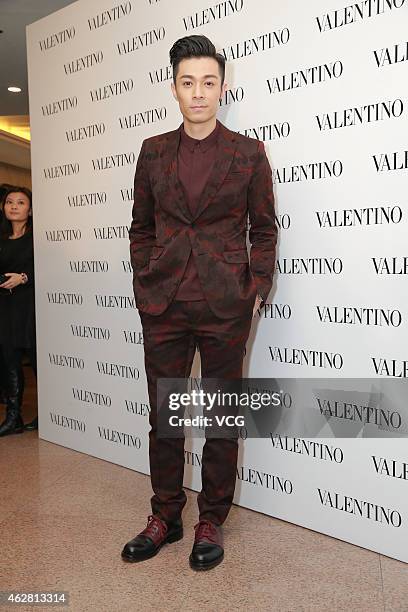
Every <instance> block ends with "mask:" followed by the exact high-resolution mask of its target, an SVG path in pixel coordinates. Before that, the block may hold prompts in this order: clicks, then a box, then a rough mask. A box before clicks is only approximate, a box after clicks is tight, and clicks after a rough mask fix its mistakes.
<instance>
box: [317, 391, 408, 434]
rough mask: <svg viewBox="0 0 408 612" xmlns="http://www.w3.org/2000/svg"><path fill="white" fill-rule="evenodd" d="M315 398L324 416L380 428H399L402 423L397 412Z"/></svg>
mask: <svg viewBox="0 0 408 612" xmlns="http://www.w3.org/2000/svg"><path fill="white" fill-rule="evenodd" d="M316 400H317V403H318V406H319V410H320V413H321V414H323V415H324V416H326V417H330V418H333V417H334V418H336V419H344V420H347V421H354V422H356V423H362V424H364V425H367V424H371V425H377V426H378V427H380V428H382V429H385V428H388V429H399V428H400V427H401V425H402V419H401V415H400V414H399V412H395V411H393V412H391V411H390V410H383V409H382V408H377V407H376V406H365V405H362V404H353V403H352V402H344V401H338V400H331V399H330V400H329V399H327V398H320V397H316Z"/></svg>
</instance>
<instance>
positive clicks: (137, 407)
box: [125, 400, 150, 416]
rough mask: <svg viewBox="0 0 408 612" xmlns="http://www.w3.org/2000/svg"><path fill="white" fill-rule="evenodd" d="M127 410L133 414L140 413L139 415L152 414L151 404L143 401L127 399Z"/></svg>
mask: <svg viewBox="0 0 408 612" xmlns="http://www.w3.org/2000/svg"><path fill="white" fill-rule="evenodd" d="M125 405H126V411H127V412H131V413H132V414H138V415H139V416H148V415H149V414H150V406H149V405H148V404H144V403H142V402H135V401H133V400H125Z"/></svg>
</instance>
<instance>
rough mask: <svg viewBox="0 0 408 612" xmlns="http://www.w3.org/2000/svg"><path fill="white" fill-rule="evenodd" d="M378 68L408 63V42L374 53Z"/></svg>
mask: <svg viewBox="0 0 408 612" xmlns="http://www.w3.org/2000/svg"><path fill="white" fill-rule="evenodd" d="M373 54H374V59H375V63H376V64H377V68H383V67H384V66H390V65H392V64H399V63H400V62H406V61H408V41H407V42H403V43H399V44H397V45H394V46H393V47H385V48H384V49H377V50H375V51H373Z"/></svg>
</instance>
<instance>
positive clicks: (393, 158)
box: [373, 151, 408, 172]
mask: <svg viewBox="0 0 408 612" xmlns="http://www.w3.org/2000/svg"><path fill="white" fill-rule="evenodd" d="M373 160H374V165H375V169H376V171H377V172H389V171H390V170H406V169H407V168H408V151H396V152H395V153H381V154H380V155H373Z"/></svg>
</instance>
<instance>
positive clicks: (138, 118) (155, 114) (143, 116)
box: [119, 106, 167, 130]
mask: <svg viewBox="0 0 408 612" xmlns="http://www.w3.org/2000/svg"><path fill="white" fill-rule="evenodd" d="M166 117H167V109H166V107H165V106H162V107H161V108H151V109H149V110H145V111H142V112H140V113H134V114H133V115H126V116H125V117H119V125H120V127H121V128H122V130H125V129H129V128H134V127H140V126H142V125H149V124H150V123H157V122H158V121H164V120H165V119H166Z"/></svg>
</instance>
